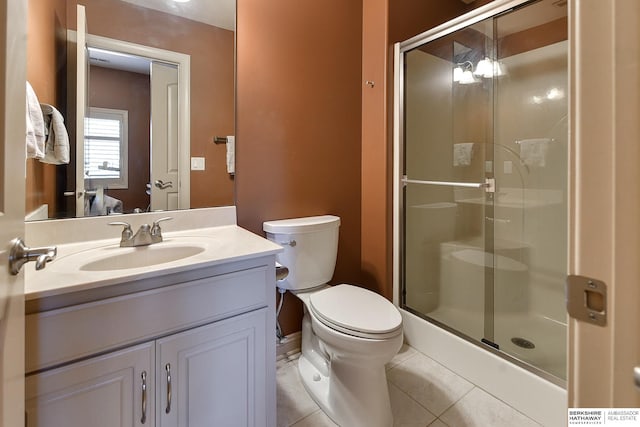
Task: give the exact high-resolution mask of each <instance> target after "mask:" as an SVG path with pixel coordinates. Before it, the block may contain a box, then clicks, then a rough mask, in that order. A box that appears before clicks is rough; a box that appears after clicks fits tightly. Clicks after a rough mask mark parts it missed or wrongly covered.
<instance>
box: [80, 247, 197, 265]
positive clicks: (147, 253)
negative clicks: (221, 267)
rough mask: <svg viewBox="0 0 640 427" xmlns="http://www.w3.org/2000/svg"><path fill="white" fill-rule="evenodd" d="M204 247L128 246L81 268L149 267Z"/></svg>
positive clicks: (189, 254)
mask: <svg viewBox="0 0 640 427" xmlns="http://www.w3.org/2000/svg"><path fill="white" fill-rule="evenodd" d="M123 249H124V248H123ZM204 249H205V248H203V247H200V246H169V247H154V246H153V245H151V246H139V247H137V248H127V250H128V252H127V253H122V254H114V255H110V256H107V257H104V258H100V259H97V260H95V261H91V262H88V263H85V264H82V265H81V266H80V270H81V271H109V270H126V269H130V268H140V267H149V266H152V265H157V264H165V263H167V262H172V261H178V260H181V259H184V258H188V257H190V256H193V255H197V254H199V253H201V252H204Z"/></svg>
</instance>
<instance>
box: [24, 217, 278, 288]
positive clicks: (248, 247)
mask: <svg viewBox="0 0 640 427" xmlns="http://www.w3.org/2000/svg"><path fill="white" fill-rule="evenodd" d="M111 231H112V232H113V231H115V230H111ZM134 232H135V229H134ZM113 234H115V235H116V236H117V237H114V238H109V239H102V240H92V241H85V242H71V243H64V244H59V245H58V246H57V247H58V255H57V257H56V259H55V260H54V261H52V262H50V263H49V264H48V265H47V267H46V268H44V269H43V270H40V271H36V270H35V267H34V263H28V264H26V265H25V266H24V267H23V268H24V269H25V278H26V280H25V299H26V300H27V301H30V300H35V299H39V298H46V297H51V296H58V295H63V294H68V293H72V292H78V291H85V290H90V289H95V288H99V287H104V286H110V285H116V284H121V283H125V282H130V281H134V280H141V279H148V278H152V277H155V276H161V275H166V274H171V273H178V272H183V271H188V270H192V269H194V268H205V267H211V266H215V265H219V264H222V263H226V262H233V261H241V260H245V259H250V258H255V257H258V256H265V255H273V254H276V253H278V252H280V251H282V248H281V247H280V246H279V245H277V244H275V243H272V242H270V241H268V240H266V239H264V238H262V237H260V236H257V235H255V234H253V233H251V232H249V231H247V230H245V229H243V228H241V227H238V226H237V225H223V226H217V227H205V228H194V229H190V230H189V229H187V230H179V231H173V232H163V237H164V241H163V242H160V243H155V244H153V245H151V246H153V248H154V249H157V248H161V247H162V245H167V246H168V245H171V244H174V243H175V242H177V241H180V242H189V241H193V242H194V243H197V244H199V245H200V246H202V247H204V248H205V249H204V250H202V251H201V252H199V253H197V254H194V255H191V256H188V257H185V258H182V259H179V260H175V261H169V262H164V263H161V264H155V265H151V266H144V267H138V268H127V269H114V270H108V271H83V270H81V269H80V266H81V265H82V264H84V263H85V262H86V261H90V260H91V257H92V254H93V256H94V257H95V253H94V252H92V251H91V250H92V249H96V248H104V250H108V251H109V253H110V254H117V253H118V252H119V251H121V253H123V254H125V253H131V256H136V252H138V251H144V250H146V249H145V248H151V246H146V247H145V246H143V247H137V248H120V247H119V243H120V238H119V235H120V233H119V232H118V233H113ZM101 250H102V249H101ZM127 251H128V252H127ZM85 254H86V257H85Z"/></svg>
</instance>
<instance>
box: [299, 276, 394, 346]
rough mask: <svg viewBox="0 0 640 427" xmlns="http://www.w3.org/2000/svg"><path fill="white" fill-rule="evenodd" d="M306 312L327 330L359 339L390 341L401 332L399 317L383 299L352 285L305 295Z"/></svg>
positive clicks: (332, 287)
mask: <svg viewBox="0 0 640 427" xmlns="http://www.w3.org/2000/svg"><path fill="white" fill-rule="evenodd" d="M308 305H309V310H310V311H311V313H312V314H313V315H314V316H315V317H316V319H317V320H318V321H320V322H322V323H323V324H324V325H326V326H327V327H329V328H331V329H335V330H337V331H340V332H343V333H345V334H349V335H353V336H356V337H360V338H370V339H386V338H391V337H394V336H396V335H398V333H400V331H401V329H402V316H401V315H400V312H399V311H398V309H397V308H396V307H395V306H394V305H393V304H392V303H391V302H389V301H388V300H387V299H385V298H384V297H382V296H381V295H378V294H376V293H375V292H372V291H369V290H367V289H364V288H360V287H358V286H353V285H346V284H341V285H336V286H331V287H328V288H325V289H322V290H320V291H317V292H313V293H311V294H310V295H309V304H308Z"/></svg>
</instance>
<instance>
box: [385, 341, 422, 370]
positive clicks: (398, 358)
mask: <svg viewBox="0 0 640 427" xmlns="http://www.w3.org/2000/svg"><path fill="white" fill-rule="evenodd" d="M416 354H418V351H417V350H416V349H414V348H413V347H410V346H409V345H407V344H406V343H405V344H403V345H402V348H401V349H400V351H398V354H396V355H395V356H393V359H391V361H390V362H389V363H387V366H386V368H387V371H388V370H389V369H391V368H393V367H394V366H396V365H398V364H400V363H402V362H404V361H405V360H407V359H410V358H411V357H413V356H415V355H416Z"/></svg>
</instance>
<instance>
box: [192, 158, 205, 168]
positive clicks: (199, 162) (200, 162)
mask: <svg viewBox="0 0 640 427" xmlns="http://www.w3.org/2000/svg"><path fill="white" fill-rule="evenodd" d="M191 170H192V171H203V170H204V157H192V158H191Z"/></svg>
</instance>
